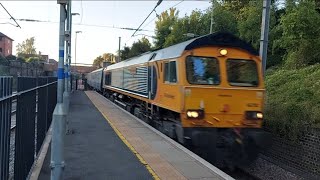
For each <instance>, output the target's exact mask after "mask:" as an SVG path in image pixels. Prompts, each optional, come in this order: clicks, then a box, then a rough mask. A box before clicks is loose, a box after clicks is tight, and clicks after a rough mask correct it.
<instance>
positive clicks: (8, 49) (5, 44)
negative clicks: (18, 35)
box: [0, 32, 13, 57]
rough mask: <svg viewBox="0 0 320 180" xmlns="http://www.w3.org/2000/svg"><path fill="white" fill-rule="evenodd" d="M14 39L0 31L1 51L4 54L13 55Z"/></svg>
mask: <svg viewBox="0 0 320 180" xmlns="http://www.w3.org/2000/svg"><path fill="white" fill-rule="evenodd" d="M12 41H13V39H11V38H10V37H8V36H6V35H5V34H3V33H1V32H0V53H1V54H2V55H3V56H5V57H6V56H9V55H12Z"/></svg>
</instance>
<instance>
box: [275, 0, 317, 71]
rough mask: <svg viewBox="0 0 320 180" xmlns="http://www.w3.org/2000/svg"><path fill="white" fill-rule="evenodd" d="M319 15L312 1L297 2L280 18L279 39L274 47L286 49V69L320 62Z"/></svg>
mask: <svg viewBox="0 0 320 180" xmlns="http://www.w3.org/2000/svg"><path fill="white" fill-rule="evenodd" d="M318 24H320V14H319V13H318V12H317V11H316V6H315V3H314V2H312V1H302V0H301V1H299V3H297V4H295V5H293V6H291V7H290V8H289V9H287V11H286V14H285V15H283V16H282V18H281V22H280V25H279V26H280V27H279V28H280V29H281V31H282V35H281V38H279V39H277V40H275V43H276V46H277V47H280V48H284V49H286V56H284V61H285V65H286V67H287V68H301V67H304V66H307V65H312V64H316V63H319V62H320V52H319V50H318V47H320V29H319V26H318Z"/></svg>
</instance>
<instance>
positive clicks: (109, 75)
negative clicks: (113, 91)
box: [104, 73, 111, 85]
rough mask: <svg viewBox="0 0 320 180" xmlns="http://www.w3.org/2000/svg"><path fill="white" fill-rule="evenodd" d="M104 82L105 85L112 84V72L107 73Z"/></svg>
mask: <svg viewBox="0 0 320 180" xmlns="http://www.w3.org/2000/svg"><path fill="white" fill-rule="evenodd" d="M104 83H105V85H110V84H111V73H106V75H105V80H104Z"/></svg>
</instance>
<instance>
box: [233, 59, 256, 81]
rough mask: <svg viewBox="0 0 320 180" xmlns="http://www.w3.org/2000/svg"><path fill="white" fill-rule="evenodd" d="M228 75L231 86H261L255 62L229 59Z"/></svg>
mask: <svg viewBox="0 0 320 180" xmlns="http://www.w3.org/2000/svg"><path fill="white" fill-rule="evenodd" d="M227 74H228V82H229V84H230V85H231V86H243V87H256V86H258V84H259V78H258V70H257V63H256V62H255V61H253V60H244V59H228V60H227Z"/></svg>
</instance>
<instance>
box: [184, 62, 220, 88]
mask: <svg viewBox="0 0 320 180" xmlns="http://www.w3.org/2000/svg"><path fill="white" fill-rule="evenodd" d="M186 66H187V67H186V68H187V69H186V70H187V80H188V82H189V83H190V84H202V85H211V84H213V85H218V84H220V70H219V62H218V60H217V59H216V58H212V57H198V56H188V57H187V60H186Z"/></svg>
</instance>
